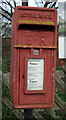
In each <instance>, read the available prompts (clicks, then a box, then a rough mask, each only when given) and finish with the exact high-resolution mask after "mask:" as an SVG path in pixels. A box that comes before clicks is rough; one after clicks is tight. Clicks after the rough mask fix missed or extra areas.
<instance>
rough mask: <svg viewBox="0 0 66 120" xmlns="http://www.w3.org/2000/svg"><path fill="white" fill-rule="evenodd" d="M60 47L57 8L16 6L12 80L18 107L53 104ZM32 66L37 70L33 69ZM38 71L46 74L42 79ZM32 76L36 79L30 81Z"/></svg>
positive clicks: (12, 42)
mask: <svg viewBox="0 0 66 120" xmlns="http://www.w3.org/2000/svg"><path fill="white" fill-rule="evenodd" d="M56 50H57V10H56V9H51V8H33V7H21V6H18V7H16V9H15V12H14V15H13V19H12V37H11V80H10V93H11V98H12V102H13V106H14V108H49V107H53V105H54V93H55V69H56ZM35 60H36V61H37V62H35ZM30 61H31V62H30ZM32 61H33V62H32ZM38 61H39V62H38ZM31 64H32V65H33V66H32V65H31ZM37 64H38V65H37ZM35 65H36V66H37V67H38V68H37V67H35ZM42 65H43V66H42ZM39 66H40V68H39ZM41 67H42V70H43V71H42V73H41V71H40V70H41ZM30 69H31V71H30ZM32 69H33V70H34V69H35V71H33V72H32ZM38 69H39V70H38ZM28 70H29V71H28ZM33 73H34V74H33ZM37 73H39V74H38V76H39V78H40V75H41V77H42V78H40V79H39V78H38V76H37ZM31 74H33V76H32V75H31ZM35 77H36V78H37V80H35ZM30 78H31V79H33V80H31V81H30V80H29V79H30ZM41 79H42V80H43V83H41V82H40V81H41ZM38 80H39V83H38ZM30 82H33V83H30ZM41 85H43V87H42V86H41ZM27 86H28V87H27ZM31 86H32V87H31ZM40 87H41V88H40Z"/></svg>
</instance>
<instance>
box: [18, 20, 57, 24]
mask: <svg viewBox="0 0 66 120" xmlns="http://www.w3.org/2000/svg"><path fill="white" fill-rule="evenodd" d="M18 23H19V24H22V23H23V24H24V23H26V24H43V25H55V23H54V22H52V21H46V22H43V21H37V20H19V22H18Z"/></svg>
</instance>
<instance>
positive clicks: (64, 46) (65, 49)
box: [58, 36, 66, 59]
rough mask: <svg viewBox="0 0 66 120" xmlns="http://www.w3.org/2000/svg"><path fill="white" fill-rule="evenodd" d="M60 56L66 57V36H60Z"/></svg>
mask: <svg viewBox="0 0 66 120" xmlns="http://www.w3.org/2000/svg"><path fill="white" fill-rule="evenodd" d="M58 47H59V58H61V59H64V58H66V37H65V36H59V46H58Z"/></svg>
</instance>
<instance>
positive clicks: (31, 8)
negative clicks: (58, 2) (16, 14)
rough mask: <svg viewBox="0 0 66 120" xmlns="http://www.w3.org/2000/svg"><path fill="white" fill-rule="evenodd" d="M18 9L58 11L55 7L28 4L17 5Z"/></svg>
mask: <svg viewBox="0 0 66 120" xmlns="http://www.w3.org/2000/svg"><path fill="white" fill-rule="evenodd" d="M15 9H16V10H36V11H50V12H54V11H57V9H55V8H42V7H28V6H17V7H16V8H15Z"/></svg>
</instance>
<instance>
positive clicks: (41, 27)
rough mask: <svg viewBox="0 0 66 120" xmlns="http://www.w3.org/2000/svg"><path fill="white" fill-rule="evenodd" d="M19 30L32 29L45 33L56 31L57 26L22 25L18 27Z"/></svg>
mask: <svg viewBox="0 0 66 120" xmlns="http://www.w3.org/2000/svg"><path fill="white" fill-rule="evenodd" d="M18 29H19V30H21V29H26V30H27V29H31V30H43V31H54V30H55V26H50V25H25V24H20V25H19V27H18Z"/></svg>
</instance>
